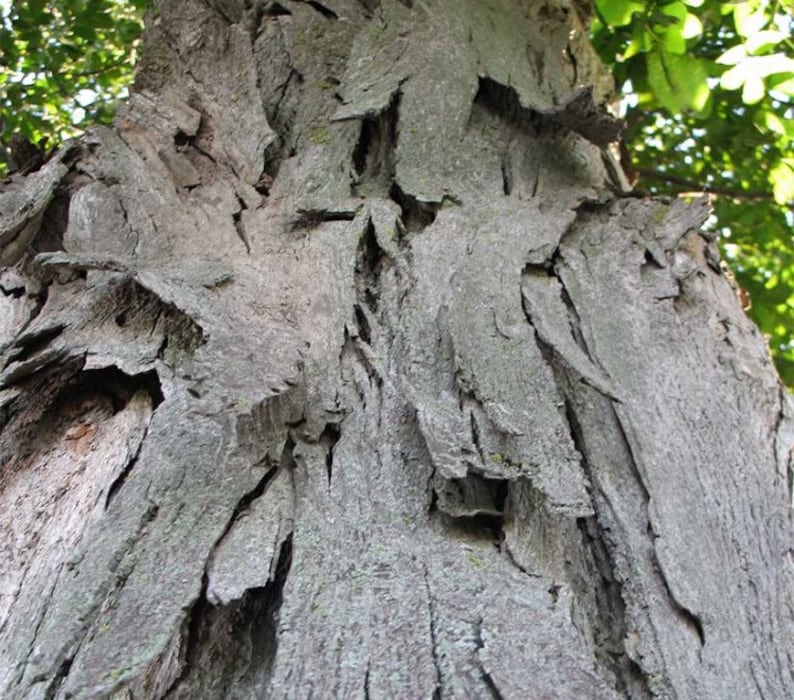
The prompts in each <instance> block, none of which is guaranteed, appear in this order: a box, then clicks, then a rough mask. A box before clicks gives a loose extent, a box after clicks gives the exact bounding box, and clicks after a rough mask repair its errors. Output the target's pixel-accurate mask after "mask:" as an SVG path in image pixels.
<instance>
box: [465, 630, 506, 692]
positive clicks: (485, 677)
mask: <svg viewBox="0 0 794 700" xmlns="http://www.w3.org/2000/svg"><path fill="white" fill-rule="evenodd" d="M472 636H473V637H474V647H475V649H476V650H477V651H480V650H481V649H484V648H485V641H484V640H483V638H482V618H481V617H478V618H477V620H476V621H475V622H474V634H473V635H472ZM480 678H481V679H482V682H483V683H484V684H485V687H486V688H487V689H488V693H489V696H490V697H491V698H493V700H503V695H502V693H501V692H500V691H499V688H498V687H497V686H496V683H495V682H494V680H493V678H492V677H491V674H490V673H488V671H486V670H485V668H484V667H483V665H482V664H480Z"/></svg>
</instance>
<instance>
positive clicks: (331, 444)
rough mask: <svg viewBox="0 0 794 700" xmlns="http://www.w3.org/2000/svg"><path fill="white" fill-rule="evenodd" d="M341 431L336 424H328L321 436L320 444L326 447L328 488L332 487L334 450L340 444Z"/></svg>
mask: <svg viewBox="0 0 794 700" xmlns="http://www.w3.org/2000/svg"><path fill="white" fill-rule="evenodd" d="M340 435H341V431H340V430H339V425H338V424H336V423H326V424H325V428H324V429H323V432H322V434H321V435H320V444H321V445H323V446H324V447H325V450H326V451H325V471H326V474H327V475H328V486H330V485H331V477H332V475H333V470H334V448H335V447H336V443H337V442H339V437H340Z"/></svg>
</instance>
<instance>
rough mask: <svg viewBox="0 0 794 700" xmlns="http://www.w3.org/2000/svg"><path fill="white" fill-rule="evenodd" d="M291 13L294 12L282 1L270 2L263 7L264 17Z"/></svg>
mask: <svg viewBox="0 0 794 700" xmlns="http://www.w3.org/2000/svg"><path fill="white" fill-rule="evenodd" d="M291 14H292V12H290V11H289V10H288V9H287V8H286V7H284V5H282V4H281V3H280V2H269V3H267V4H266V5H265V6H264V8H263V9H262V15H263V16H264V17H283V16H286V15H291Z"/></svg>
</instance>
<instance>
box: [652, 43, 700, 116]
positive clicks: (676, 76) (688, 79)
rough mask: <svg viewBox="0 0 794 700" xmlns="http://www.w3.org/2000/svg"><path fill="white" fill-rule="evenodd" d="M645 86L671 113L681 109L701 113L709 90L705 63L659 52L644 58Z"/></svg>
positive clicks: (688, 57)
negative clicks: (645, 66) (646, 80)
mask: <svg viewBox="0 0 794 700" xmlns="http://www.w3.org/2000/svg"><path fill="white" fill-rule="evenodd" d="M647 66H648V84H649V86H650V88H651V90H653V93H654V95H655V97H656V98H657V99H658V100H659V102H660V103H661V104H662V105H663V106H664V107H665V108H666V109H667V110H668V111H669V112H671V113H673V114H675V113H677V112H679V111H681V110H684V109H693V110H695V111H696V112H701V111H703V110H704V109H705V108H706V105H707V103H708V99H709V94H710V90H709V87H708V82H707V78H708V76H709V73H708V69H707V68H706V62H704V61H702V60H700V59H697V58H692V57H691V56H686V55H679V54H673V53H669V52H665V51H662V50H656V51H652V52H651V53H649V54H648V56H647Z"/></svg>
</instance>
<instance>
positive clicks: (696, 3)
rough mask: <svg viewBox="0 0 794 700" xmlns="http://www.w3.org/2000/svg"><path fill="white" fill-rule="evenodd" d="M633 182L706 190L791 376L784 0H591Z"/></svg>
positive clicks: (792, 285)
mask: <svg viewBox="0 0 794 700" xmlns="http://www.w3.org/2000/svg"><path fill="white" fill-rule="evenodd" d="M594 4H595V17H594V19H593V23H592V27H591V29H592V35H593V40H594V43H595V45H596V48H597V49H598V50H599V52H600V54H601V56H602V58H603V59H604V60H605V61H606V62H607V63H608V64H609V65H610V66H611V67H612V69H613V71H614V74H615V77H616V79H617V81H618V82H617V84H618V85H619V86H622V87H623V91H624V95H625V96H626V99H625V103H626V104H628V105H630V106H629V107H628V109H627V113H626V120H627V123H628V125H629V127H628V131H627V133H626V135H625V136H626V140H627V142H628V148H629V151H630V153H631V158H632V161H633V167H634V169H635V170H636V174H637V175H638V176H639V182H638V186H639V187H642V188H645V189H648V190H650V191H652V192H659V193H672V194H680V195H685V194H686V193H688V192H689V193H692V194H693V195H694V194H696V193H698V194H699V193H700V192H701V191H703V190H704V189H705V190H706V191H709V192H711V193H712V195H713V205H714V216H713V217H712V221H711V222H710V224H709V225H710V226H712V228H714V229H716V230H718V231H719V232H720V234H721V244H722V250H723V255H724V256H725V258H727V260H728V261H729V262H730V264H731V268H732V269H733V271H734V273H735V275H736V278H737V281H738V282H739V284H740V285H741V287H742V288H743V289H745V290H746V291H747V292H749V294H750V298H751V299H752V308H751V309H750V314H751V315H752V316H753V318H754V319H755V321H756V322H757V323H758V325H759V326H760V328H761V330H762V331H763V332H764V333H765V334H766V335H768V336H769V338H770V346H771V349H772V353H773V356H774V358H775V361H776V363H777V366H778V369H779V370H780V373H781V376H782V377H783V380H784V381H785V382H786V384H788V385H789V386H794V240H792V224H794V216H793V215H792V203H794V121H792V116H793V115H792V108H793V106H794V104H793V101H792V98H794V58H792V48H794V43H792V38H791V30H792V22H793V20H792V10H794V2H793V1H792V0H779V1H778V2H773V1H771V0H746V1H741V0H738V1H737V0H732V1H719V0H683V1H682V0H652V1H650V2H635V1H634V0H595V2H594Z"/></svg>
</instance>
